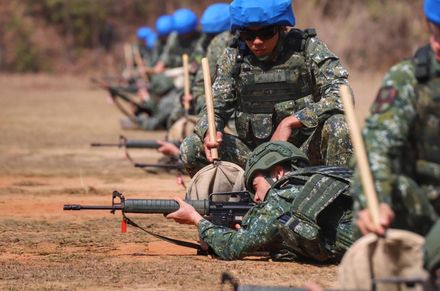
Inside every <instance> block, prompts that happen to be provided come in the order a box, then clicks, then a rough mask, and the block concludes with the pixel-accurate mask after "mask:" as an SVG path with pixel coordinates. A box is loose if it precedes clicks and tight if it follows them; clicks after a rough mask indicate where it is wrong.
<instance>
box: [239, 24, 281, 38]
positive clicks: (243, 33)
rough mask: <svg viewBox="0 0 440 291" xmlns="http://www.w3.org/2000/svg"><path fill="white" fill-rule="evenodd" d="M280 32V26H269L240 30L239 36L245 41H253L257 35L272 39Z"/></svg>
mask: <svg viewBox="0 0 440 291" xmlns="http://www.w3.org/2000/svg"><path fill="white" fill-rule="evenodd" d="M277 32H278V27H276V26H269V27H264V28H262V29H259V30H238V36H239V37H240V39H241V40H243V41H253V40H254V39H256V38H257V37H258V38H259V39H261V40H268V39H271V38H272V37H273V36H274V35H275V34H276V33H277Z"/></svg>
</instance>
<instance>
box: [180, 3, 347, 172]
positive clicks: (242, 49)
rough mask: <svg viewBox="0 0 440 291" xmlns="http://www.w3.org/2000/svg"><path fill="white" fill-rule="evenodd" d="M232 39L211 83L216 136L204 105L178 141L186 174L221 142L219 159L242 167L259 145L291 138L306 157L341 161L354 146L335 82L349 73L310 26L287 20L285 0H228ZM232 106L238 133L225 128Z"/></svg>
mask: <svg viewBox="0 0 440 291" xmlns="http://www.w3.org/2000/svg"><path fill="white" fill-rule="evenodd" d="M230 12H231V29H232V30H233V31H235V33H236V39H235V41H234V42H233V44H232V45H231V46H230V47H228V48H227V49H226V50H225V51H224V53H223V54H222V56H221V57H220V58H219V59H218V62H217V72H216V78H215V81H214V84H213V96H214V111H215V119H216V126H217V140H216V141H215V142H210V141H209V138H208V137H207V135H206V132H207V119H206V111H204V112H202V116H201V118H200V120H199V121H198V123H197V125H196V128H195V134H194V135H192V136H189V137H188V138H186V139H185V140H184V142H183V144H182V146H181V157H182V159H183V161H184V163H185V166H186V168H187V170H188V172H189V174H190V175H191V176H192V175H194V174H195V173H196V172H197V171H198V170H200V169H201V168H202V167H204V166H205V165H207V164H208V163H209V162H210V161H211V160H212V159H211V156H210V151H209V149H211V148H219V151H220V158H221V160H226V161H231V162H234V163H236V164H238V165H240V166H242V167H244V165H245V164H246V160H247V158H248V155H249V153H250V152H251V151H252V150H253V149H254V148H255V147H257V146H258V145H260V144H262V143H264V142H267V141H269V140H272V141H276V140H279V141H289V142H291V143H292V144H294V145H295V146H297V147H299V148H300V149H301V150H302V151H303V152H305V153H306V154H307V156H308V158H309V159H310V161H311V163H312V165H322V164H324V165H332V166H347V165H348V162H349V160H350V157H351V154H352V147H351V142H350V139H349V137H348V130H347V125H346V123H345V120H344V116H343V109H342V105H341V101H340V98H339V87H340V86H341V85H344V84H348V81H347V77H348V73H347V71H346V69H345V68H344V67H342V66H341V64H340V62H339V59H338V57H337V56H336V55H335V54H334V53H332V52H331V51H330V50H329V49H328V48H327V46H326V45H325V44H324V43H323V42H322V41H321V40H319V39H318V38H317V37H316V32H315V30H313V29H308V30H304V31H302V30H299V29H294V28H292V27H293V26H294V25H295V17H294V13H293V10H292V5H291V1H290V0H234V1H232V3H231V5H230ZM233 113H235V125H236V129H237V135H238V137H236V136H231V135H227V134H223V129H224V127H225V124H227V122H228V121H229V119H230V118H231V116H232V114H233Z"/></svg>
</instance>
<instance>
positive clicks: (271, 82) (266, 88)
mask: <svg viewBox="0 0 440 291" xmlns="http://www.w3.org/2000/svg"><path fill="white" fill-rule="evenodd" d="M314 36H316V32H315V30H314V29H308V30H305V31H301V30H297V29H293V30H291V31H290V32H289V33H288V34H286V35H283V36H282V37H284V39H282V42H283V43H282V44H281V45H282V46H283V47H282V50H281V52H280V55H279V56H278V60H277V61H276V62H275V63H272V64H270V63H269V62H259V61H258V60H257V58H256V57H255V56H254V55H252V54H251V53H249V52H248V51H247V50H243V49H242V50H240V51H239V53H238V55H237V60H236V67H235V68H234V74H235V75H236V76H235V77H236V83H235V92H236V97H237V100H238V104H237V111H236V128H237V133H238V136H239V137H240V138H241V139H242V140H243V141H244V142H245V143H246V144H248V145H252V146H257V145H259V144H261V143H263V142H265V141H268V140H269V139H270V137H271V136H272V134H273V132H274V130H275V128H276V126H277V125H278V124H279V122H280V121H281V120H282V119H284V118H285V117H287V116H289V115H292V114H293V113H294V112H295V111H298V110H301V109H303V108H304V107H305V105H306V104H307V101H306V99H307V98H308V99H310V100H313V97H312V94H313V88H314V86H313V84H314V82H313V76H312V73H311V71H310V68H309V66H308V64H307V61H306V57H305V53H304V51H305V46H306V43H307V41H308V39H309V38H311V37H314Z"/></svg>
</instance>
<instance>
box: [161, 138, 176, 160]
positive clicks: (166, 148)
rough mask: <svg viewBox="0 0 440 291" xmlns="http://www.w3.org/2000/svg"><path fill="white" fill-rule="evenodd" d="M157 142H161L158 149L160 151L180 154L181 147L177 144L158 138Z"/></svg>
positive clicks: (167, 153)
mask: <svg viewBox="0 0 440 291" xmlns="http://www.w3.org/2000/svg"><path fill="white" fill-rule="evenodd" d="M157 143H158V144H160V147H159V148H158V149H157V151H158V152H160V153H162V154H164V155H166V156H172V157H178V156H179V155H180V149H179V148H178V147H177V146H176V145H175V144H173V143H171V142H167V141H163V140H157Z"/></svg>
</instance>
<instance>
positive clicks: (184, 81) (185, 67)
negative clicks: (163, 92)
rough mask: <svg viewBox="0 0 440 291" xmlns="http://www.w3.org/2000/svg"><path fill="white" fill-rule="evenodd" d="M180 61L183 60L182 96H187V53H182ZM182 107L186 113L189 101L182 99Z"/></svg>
mask: <svg viewBox="0 0 440 291" xmlns="http://www.w3.org/2000/svg"><path fill="white" fill-rule="evenodd" d="M182 61H183V94H184V96H187V95H189V94H190V90H189V60H188V55H187V54H183V55H182ZM183 108H184V109H185V113H188V110H189V102H186V101H184V102H183Z"/></svg>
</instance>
